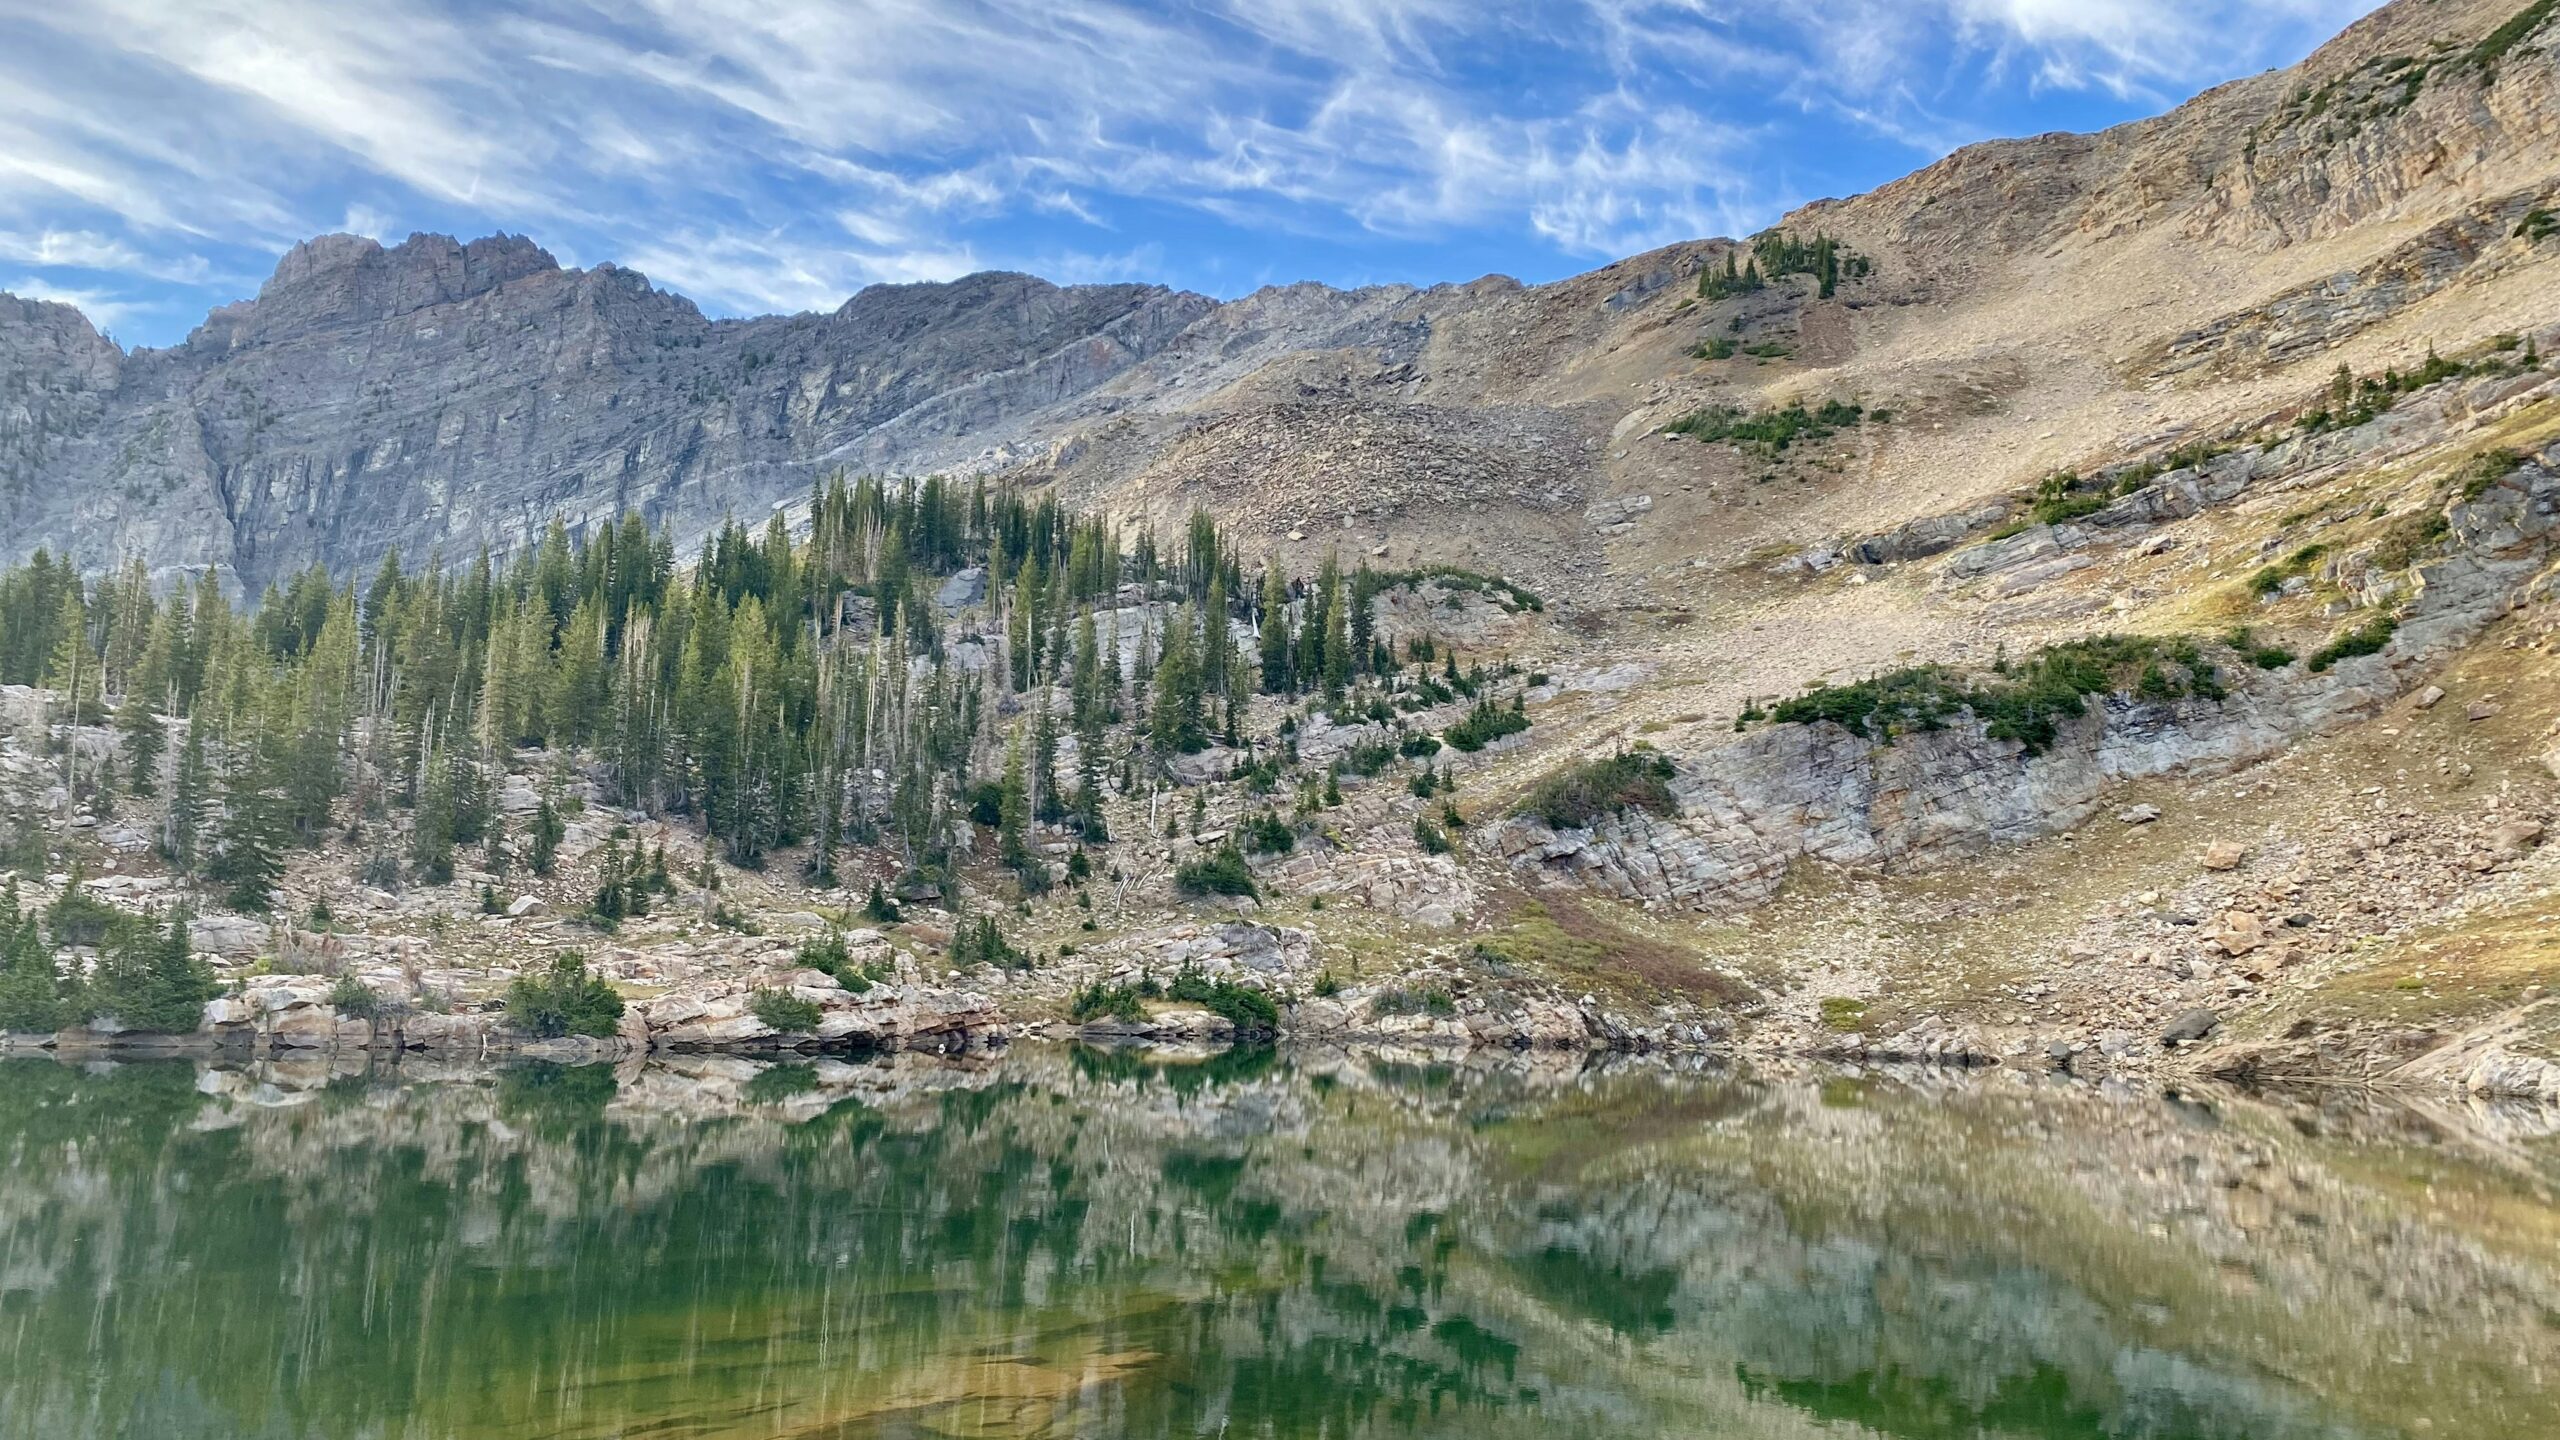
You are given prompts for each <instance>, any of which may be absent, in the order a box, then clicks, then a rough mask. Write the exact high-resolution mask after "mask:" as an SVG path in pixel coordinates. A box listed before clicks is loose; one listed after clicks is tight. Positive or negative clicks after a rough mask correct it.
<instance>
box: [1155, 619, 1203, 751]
mask: <svg viewBox="0 0 2560 1440" xmlns="http://www.w3.org/2000/svg"><path fill="white" fill-rule="evenodd" d="M1195 629H1196V626H1195V623H1194V621H1193V619H1192V614H1191V607H1190V606H1189V605H1187V604H1186V605H1183V606H1181V607H1180V608H1179V609H1177V610H1175V611H1174V615H1173V619H1172V620H1171V621H1170V622H1169V623H1167V624H1166V626H1165V632H1164V653H1163V654H1162V655H1160V656H1158V657H1157V658H1156V674H1155V699H1154V702H1153V703H1152V704H1151V705H1150V706H1149V708H1148V714H1147V727H1148V729H1147V738H1148V743H1149V744H1151V745H1153V746H1154V747H1155V752H1156V754H1157V755H1159V756H1167V755H1191V754H1196V753H1198V752H1199V751H1200V750H1201V749H1203V748H1204V747H1206V746H1207V745H1208V743H1209V734H1208V729H1207V727H1206V726H1205V725H1204V724H1203V723H1202V716H1201V691H1200V666H1199V660H1198V658H1197V653H1196V652H1197V650H1198V641H1197V638H1196V637H1195V635H1194V631H1195Z"/></svg>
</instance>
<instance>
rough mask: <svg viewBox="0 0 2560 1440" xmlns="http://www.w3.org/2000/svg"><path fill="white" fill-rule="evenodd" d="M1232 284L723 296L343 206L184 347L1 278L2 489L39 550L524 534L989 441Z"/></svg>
mask: <svg viewBox="0 0 2560 1440" xmlns="http://www.w3.org/2000/svg"><path fill="white" fill-rule="evenodd" d="M1209 308H1210V303H1209V302H1208V301H1206V300H1204V299H1202V298H1200V297H1198V296H1194V295H1182V294H1176V293H1173V292H1171V291H1168V290H1165V289H1162V288H1160V287H1149V286H1139V285H1117V286H1086V287H1078V288H1074V289H1060V288H1058V287H1056V286H1053V285H1049V284H1047V283H1045V282H1042V281H1039V280H1035V279H1032V278H1030V277H1028V276H1023V275H1002V274H985V275H973V276H970V277H968V278H967V279H964V280H960V281H957V282H954V283H952V284H948V285H914V286H880V287H875V288H873V289H869V290H865V291H864V292H862V293H861V294H860V295H857V296H855V297H854V298H853V299H851V300H849V301H847V302H846V303H845V304H844V305H843V306H842V307H841V308H839V309H838V310H836V311H835V312H834V313H833V314H829V315H797V316H790V317H778V318H765V319H756V320H745V321H712V320H706V319H705V318H704V317H703V316H702V314H701V312H700V311H698V310H696V309H695V308H694V306H693V305H692V304H691V302H689V301H687V300H685V299H683V298H682V297H680V296H676V295H671V294H669V293H667V292H665V291H662V290H658V289H655V288H653V287H652V286H651V285H650V284H649V283H648V281H647V280H646V279H645V278H644V277H642V276H640V275H639V274H637V273H635V272H633V271H629V270H625V269H621V268H619V267H616V266H612V265H601V266H598V267H596V268H595V269H593V270H567V269H562V268H561V267H560V266H559V265H558V264H557V263H556V262H555V261H554V260H553V259H552V257H551V256H550V255H549V254H547V253H545V252H544V251H543V250H542V249H540V248H539V247H538V246H536V245H534V244H533V243H532V242H530V241H527V240H523V239H520V238H516V237H511V236H493V237H490V238H488V239H484V240H475V241H472V242H470V243H468V244H462V243H457V242H455V241H453V240H451V239H448V238H445V237H442V236H426V235H420V236H412V237H410V239H409V240H407V241H406V242H404V243H402V244H400V245H397V246H393V247H390V248H388V249H386V248H384V247H382V246H381V245H378V244H376V243H375V242H373V241H371V240H366V239H362V238H359V237H355V236H348V235H330V236H322V237H320V238H319V239H316V240H311V241H308V242H305V243H304V244H301V245H298V246H296V247H295V248H294V249H293V251H292V252H291V253H289V254H287V255H286V256H285V257H284V259H283V261H282V262H281V263H279V264H278V265H277V267H276V271H275V274H274V275H273V277H272V278H270V279H269V280H268V281H267V283H266V284H265V285H264V286H263V287H261V289H260V290H259V292H258V295H257V296H256V298H254V299H251V300H248V301H244V302H242V303H239V304H236V305H230V306H225V307H223V308H222V309H220V310H217V311H215V312H214V313H213V314H212V315H210V316H208V317H207V318H206V320H205V323H204V324H203V325H201V326H199V327H198V328H197V329H196V331H195V332H194V333H193V334H191V335H190V336H188V338H187V339H186V341H185V342H184V343H183V344H180V345H178V346H175V347H173V348H171V349H167V350H138V351H135V352H134V353H132V354H131V355H123V354H120V353H118V352H117V350H116V349H115V347H114V346H112V345H110V344H108V343H107V342H105V341H103V340H101V339H100V338H99V337H98V336H97V334H96V333H95V331H94V330H92V329H91V328H90V327H89V326H88V324H87V322H86V321H85V320H83V319H82V318H81V317H80V316H79V315H78V314H77V313H76V312H75V311H73V310H71V309H69V308H67V307H64V306H61V305H52V304H45V303H42V302H27V301H18V300H9V301H6V302H0V396H5V397H6V401H5V403H6V405H7V413H6V417H5V420H0V492H5V498H4V499H0V506H5V514H6V517H7V529H8V533H9V534H10V536H11V545H12V548H13V550H14V551H15V552H16V553H17V554H21V555H22V554H23V553H24V552H25V551H27V550H29V549H32V548H33V547H35V546H37V545H50V546H53V547H54V548H55V549H57V550H58V551H63V552H67V553H69V554H71V555H73V556H75V557H77V558H79V559H80V560H81V561H82V562H84V563H88V564H103V563H106V562H107V561H108V560H110V559H112V558H114V557H116V556H118V555H121V554H123V553H126V552H134V553H139V554H140V555H141V556H142V557H143V558H144V559H145V561H146V562H147V563H149V564H150V565H151V566H152V567H154V568H155V569H158V570H182V569H195V568H200V567H204V566H215V567H219V568H222V569H225V570H227V571H229V572H231V573H232V574H235V575H237V576H238V577H240V578H241V579H242V580H243V581H245V582H246V583H248V584H249V585H250V586H251V587H253V588H254V587H256V586H259V585H262V584H263V583H265V582H266V581H268V580H271V579H273V578H275V577H276V576H277V575H279V574H282V573H285V572H287V571H289V570H292V569H295V568H299V567H301V566H303V565H306V564H309V563H311V562H313V561H315V560H316V561H325V562H327V563H328V564H330V565H331V566H332V567H338V568H343V567H351V566H369V565H371V564H373V563H374V562H376V561H378V560H379V559H380V558H381V556H382V554H383V553H384V552H385V551H386V550H388V549H389V548H391V547H393V546H398V547H400V548H401V549H402V550H403V551H404V552H406V553H407V554H409V555H410V556H411V557H412V558H413V559H414V558H417V557H421V556H424V555H425V554H427V553H428V552H430V551H432V550H435V549H437V548H439V547H441V549H442V550H443V552H444V553H445V554H446V555H447V556H448V557H450V558H456V559H458V558H461V557H464V556H467V555H468V554H470V553H471V552H472V551H473V550H475V549H476V548H478V547H479V546H482V545H487V546H489V547H490V548H492V549H493V550H496V551H498V552H500V553H504V552H506V551H507V550H509V549H511V548H512V547H514V546H516V545H518V544H521V543H523V541H524V540H525V538H526V537H527V536H528V535H531V534H534V533H537V532H539V530H540V529H541V528H542V527H543V526H544V525H545V524H546V523H547V522H548V520H549V519H550V517H552V516H553V515H561V516H564V517H565V518H567V519H568V520H569V521H570V522H571V523H572V524H580V525H583V524H585V523H587V522H590V521H592V520H595V519H598V518H609V517H611V516H614V515H616V514H618V513H620V512H621V511H623V510H625V509H637V510H641V511H643V512H645V513H647V514H648V515H650V516H651V518H652V519H653V520H658V519H663V520H665V521H667V522H669V523H672V524H674V525H675V526H677V527H678V529H679V530H682V531H686V532H696V531H699V530H701V529H704V528H706V527H708V526H711V525H714V524H716V523H717V522H718V521H719V520H720V518H721V517H722V516H723V515H725V514H731V513H735V514H740V515H743V516H747V517H749V518H753V517H756V516H760V515H761V514H762V513H763V511H764V510H765V509H766V507H767V506H768V505H770V504H771V503H772V502H774V501H775V500H777V499H779V498H782V497H784V496H789V495H794V494H798V493H800V492H802V491H804V490H806V488H807V487H808V483H809V477H810V476H811V475H813V474H815V473H819V472H821V471H823V470H826V469H831V468H835V467H839V466H850V467H852V468H854V469H858V470H860V469H875V468H877V469H892V470H919V469H926V468H939V467H943V466H946V465H955V464H959V463H962V462H967V461H971V460H973V459H977V458H979V457H978V452H979V451H980V450H982V449H984V448H985V447H986V446H987V445H988V444H989V443H990V441H989V439H988V438H987V437H989V436H991V435H994V434H996V433H998V432H999V431H1000V430H1004V427H1007V426H1009V425H1012V424H1015V423H1018V422H1019V421H1020V420H1021V419H1023V418H1024V417H1028V416H1031V415H1034V414H1056V413H1065V412H1068V411H1071V410H1072V408H1073V407H1074V405H1075V403H1076V402H1077V401H1078V400H1079V399H1080V398H1081V397H1084V396H1086V395H1088V394H1089V393H1090V392H1091V391H1092V390H1093V388H1094V387H1095V385H1096V384H1097V383H1098V382H1100V381H1102V380H1104V379H1107V378H1109V377H1110V376H1112V375H1114V374H1117V373H1118V372H1120V371H1121V370H1123V369H1125V368H1127V367H1128V366H1129V365H1130V364H1132V363H1134V362H1135V361H1137V360H1139V359H1142V358H1144V357H1145V356H1147V355H1149V354H1152V353H1154V352H1155V351H1156V350H1158V349H1160V348H1161V347H1162V346H1163V345H1164V344H1165V342H1166V341H1167V339H1168V338H1170V337H1171V336H1172V335H1174V334H1176V333H1178V332H1179V331H1181V330H1182V329H1183V327H1184V326H1185V325H1187V324H1189V323H1190V322H1191V321H1193V320H1194V319H1196V318H1198V316H1199V315H1201V314H1202V313H1204V312H1205V311H1207V310H1208V309H1209ZM1004 433H1011V432H1010V431H1009V430H1006V431H1005V432H1004Z"/></svg>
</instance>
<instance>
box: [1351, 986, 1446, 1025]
mask: <svg viewBox="0 0 2560 1440" xmlns="http://www.w3.org/2000/svg"><path fill="white" fill-rule="evenodd" d="M1369 1011H1370V1013H1371V1014H1374V1015H1431V1016H1435V1017H1437V1018H1440V1019H1444V1020H1445V1019H1447V1018H1449V1017H1450V1016H1452V1015H1455V1014H1457V1013H1458V1002H1457V1001H1456V1000H1454V999H1451V998H1450V996H1449V992H1448V991H1446V990H1438V989H1432V990H1406V989H1402V988H1398V989H1393V990H1381V991H1379V992H1378V993H1377V994H1376V995H1374V996H1372V997H1370V1000H1369Z"/></svg>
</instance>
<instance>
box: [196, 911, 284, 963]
mask: <svg viewBox="0 0 2560 1440" xmlns="http://www.w3.org/2000/svg"><path fill="white" fill-rule="evenodd" d="M272 933H273V932H272V931H270V930H269V929H268V928H267V925H266V922H264V921H262V920H252V919H250V918H249V917H248V916H246V915H199V916H197V917H196V918H194V919H193V920H190V921H188V922H187V938H188V939H189V940H190V941H192V942H193V943H194V945H195V947H196V948H197V949H198V950H209V951H211V952H212V953H214V954H216V955H255V954H257V953H258V952H259V951H260V950H263V949H265V948H266V945H267V940H268V937H269V936H270V935H271V934H272Z"/></svg>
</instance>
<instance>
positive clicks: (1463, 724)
mask: <svg viewBox="0 0 2560 1440" xmlns="http://www.w3.org/2000/svg"><path fill="white" fill-rule="evenodd" d="M1528 728H1529V717H1528V715H1527V714H1526V713H1525V712H1523V711H1522V710H1521V708H1520V702H1519V701H1518V700H1516V699H1515V700H1514V701H1512V702H1511V704H1510V705H1508V706H1504V705H1497V704H1495V703H1494V702H1493V701H1491V700H1479V701H1477V702H1476V707H1475V708H1474V709H1473V710H1470V711H1468V712H1467V718H1465V719H1464V720H1461V721H1459V722H1458V723H1457V724H1455V725H1452V726H1450V727H1449V728H1448V729H1447V730H1446V731H1443V732H1442V733H1441V736H1440V738H1441V739H1442V740H1445V741H1447V742H1448V743H1449V744H1450V745H1451V746H1453V747H1455V748H1457V749H1460V750H1464V751H1466V752H1467V753H1468V754H1471V755H1472V754H1474V753H1475V752H1476V751H1478V750H1482V749H1483V748H1484V747H1486V746H1487V745H1490V744H1492V743H1493V742H1494V741H1496V740H1499V739H1501V738H1502V737H1503V736H1505V735H1517V734H1519V733H1520V732H1521V731H1523V730H1526V729H1528Z"/></svg>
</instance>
